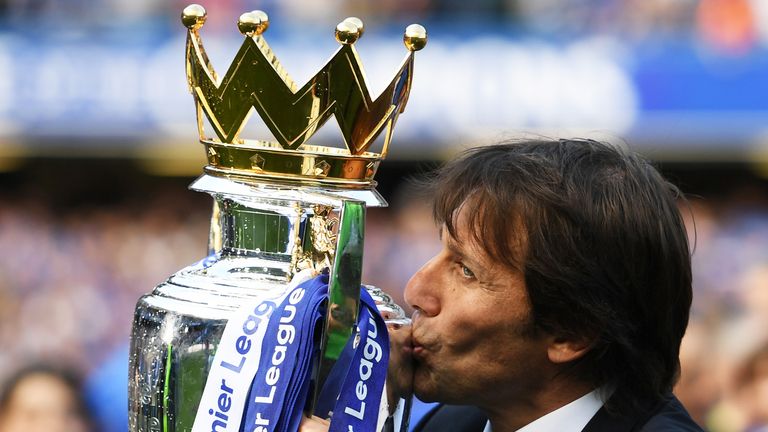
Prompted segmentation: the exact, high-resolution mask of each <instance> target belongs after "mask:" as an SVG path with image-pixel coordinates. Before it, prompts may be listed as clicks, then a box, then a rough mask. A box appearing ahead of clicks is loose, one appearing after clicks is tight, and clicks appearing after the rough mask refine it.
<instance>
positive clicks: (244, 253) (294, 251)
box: [129, 179, 412, 432]
mask: <svg viewBox="0 0 768 432" xmlns="http://www.w3.org/2000/svg"><path fill="white" fill-rule="evenodd" d="M218 180H221V179H218ZM196 186H199V183H196ZM222 186H223V185H222V184H221V183H220V182H218V184H217V187H219V189H218V190H217V191H212V195H213V196H214V199H215V200H216V206H215V208H214V217H212V221H213V226H212V230H211V233H212V234H211V238H212V242H211V249H212V251H213V252H215V253H214V254H213V255H211V256H209V257H208V258H206V259H205V260H203V261H201V262H199V263H197V264H194V265H192V266H190V267H187V268H185V269H183V270H180V271H179V272H177V273H176V274H174V275H172V276H171V277H170V278H169V279H168V280H167V281H165V282H163V283H162V284H160V285H159V286H157V287H156V288H155V289H154V291H153V292H152V293H150V294H147V295H145V296H143V297H142V298H141V299H139V301H138V304H137V306H136V312H135V316H134V323H133V332H132V338H131V357H130V372H129V425H130V430H131V431H132V432H139V431H141V432H144V431H158V432H171V431H173V432H183V431H190V430H191V429H192V425H193V423H194V417H195V413H196V412H197V406H198V404H199V401H200V397H201V395H202V392H203V388H204V386H205V382H206V378H207V376H208V372H209V370H210V366H211V362H212V360H213V356H214V354H215V352H216V348H217V346H218V343H219V340H220V338H221V335H222V333H223V331H224V327H225V325H226V322H227V317H228V316H229V314H230V313H231V312H232V311H234V310H236V309H237V308H238V307H239V306H241V305H242V304H243V303H245V302H247V301H250V300H253V299H254V298H255V297H257V296H258V295H259V294H261V293H264V292H274V293H277V292H282V291H283V290H285V289H286V288H287V284H288V281H289V280H290V278H291V277H292V275H293V273H294V272H295V271H296V269H298V268H301V266H303V265H304V266H306V265H316V264H317V263H318V261H317V260H318V259H319V257H320V256H321V255H322V254H321V253H320V252H322V248H321V247H320V243H321V242H320V239H321V237H322V235H331V234H332V233H329V232H324V231H323V230H325V229H328V228H329V226H331V225H333V224H329V223H328V219H326V218H327V217H330V216H332V215H320V214H318V213H317V211H318V209H319V207H317V206H318V204H317V203H316V202H313V201H311V199H314V198H316V196H318V195H322V196H324V197H326V198H325V199H326V200H327V201H325V202H324V203H323V204H328V203H331V200H330V198H328V197H334V195H333V193H332V192H331V193H327V194H323V193H318V194H317V195H316V194H315V192H318V191H315V192H313V193H310V194H304V193H303V192H302V191H300V190H296V189H298V188H296V189H293V190H291V189H284V190H283V192H285V193H280V192H279V188H277V189H274V190H271V191H270V192H269V193H266V194H265V195H266V196H264V197H259V196H254V195H248V196H242V195H235V194H225V193H222V191H223V190H224V189H221V188H220V187H222ZM233 189H235V190H242V189H240V188H239V186H238V185H233ZM340 203H341V200H337V201H336V202H335V205H334V206H333V208H335V209H338V208H340ZM318 231H323V232H318ZM321 234H322V235H321ZM137 271H140V269H138V270H137ZM367 288H368V290H369V292H371V294H372V296H373V297H374V299H375V300H376V303H377V306H378V307H379V309H380V310H381V312H382V315H383V316H384V318H385V320H386V322H387V327H388V330H389V334H390V341H391V342H390V351H391V352H390V364H389V370H388V375H387V383H386V394H387V398H386V399H387V400H386V409H387V410H388V414H390V415H391V419H390V421H388V422H387V423H386V425H385V429H384V430H388V431H393V432H394V431H405V430H407V426H408V422H407V419H408V413H409V409H410V402H409V401H410V393H411V380H412V370H411V364H410V354H409V353H410V343H411V342H410V321H409V320H408V319H407V317H406V316H405V313H404V312H403V310H402V309H401V308H400V307H399V306H397V305H395V304H394V302H392V299H391V298H390V297H389V296H387V295H386V294H384V293H383V292H381V290H378V289H377V288H374V287H367Z"/></svg>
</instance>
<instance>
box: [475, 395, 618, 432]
mask: <svg viewBox="0 0 768 432" xmlns="http://www.w3.org/2000/svg"><path fill="white" fill-rule="evenodd" d="M602 406H603V400H602V399H601V398H600V394H599V392H598V390H593V391H591V392H589V393H587V394H585V395H584V396H582V397H580V398H578V399H576V400H575V401H573V402H571V403H569V404H567V405H563V406H561V407H560V408H558V409H556V410H554V411H552V412H550V413H548V414H546V415H544V416H542V417H539V418H538V419H536V420H534V421H533V422H531V423H528V424H527V425H525V426H523V428H522V429H518V430H517V432H580V431H581V430H582V429H584V426H586V425H587V423H589V421H590V420H591V419H592V417H594V415H595V414H597V412H598V411H600V408H601V407H602ZM483 432H492V431H491V423H490V422H488V423H486V425H485V429H484V430H483Z"/></svg>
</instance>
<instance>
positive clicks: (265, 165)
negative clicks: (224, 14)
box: [129, 5, 427, 432]
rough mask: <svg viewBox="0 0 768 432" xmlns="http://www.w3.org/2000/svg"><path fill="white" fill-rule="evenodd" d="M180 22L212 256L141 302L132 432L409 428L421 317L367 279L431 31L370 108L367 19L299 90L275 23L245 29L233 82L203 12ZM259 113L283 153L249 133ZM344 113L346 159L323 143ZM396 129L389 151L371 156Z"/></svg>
mask: <svg viewBox="0 0 768 432" xmlns="http://www.w3.org/2000/svg"><path fill="white" fill-rule="evenodd" d="M181 19H182V23H183V24H184V26H186V27H187V29H188V35H187V44H186V71H187V80H188V84H189V89H190V91H191V93H192V95H193V97H194V99H195V104H196V107H197V122H198V131H199V134H200V142H201V143H202V144H203V146H204V147H205V152H206V155H207V158H208V165H207V166H206V167H205V172H204V174H203V175H202V176H201V177H200V178H198V179H197V180H196V181H195V182H194V183H193V184H192V185H191V189H193V190H196V191H203V192H207V193H209V194H211V195H212V197H213V198H214V207H213V216H212V219H211V231H210V239H209V246H210V247H209V249H210V251H209V252H210V254H209V256H208V257H206V258H204V259H203V260H201V261H200V262H198V263H196V264H193V265H191V266H189V267H187V268H185V269H183V270H180V271H179V272H177V273H175V274H174V275H172V276H171V277H170V278H169V279H168V280H167V281H165V282H164V283H162V284H160V285H159V286H157V287H156V288H155V289H154V291H153V292H152V293H150V294H147V295H145V296H143V297H142V298H141V299H139V301H138V304H137V306H136V313H135V317H134V322H133V331H132V336H131V356H130V371H129V425H130V430H131V431H132V432H140V431H141V432H150V431H162V432H187V431H194V432H201V431H202V432H209V431H210V432H223V431H227V432H230V431H238V432H239V431H246V432H252V431H255V432H262V431H263V432H266V431H295V430H296V429H297V428H298V422H300V421H301V418H302V416H309V415H315V416H319V417H322V418H326V419H330V424H331V426H330V430H331V431H345V432H346V431H351V430H356V431H364V432H372V431H405V430H407V426H408V410H409V403H410V392H411V390H410V386H411V380H412V379H411V378H412V377H411V369H410V357H409V354H408V353H409V350H410V328H409V320H408V319H407V318H406V317H405V314H404V313H403V310H402V309H401V308H400V307H398V306H397V305H395V304H394V303H393V302H392V300H391V298H390V297H389V296H387V295H386V294H384V293H383V292H381V291H380V290H378V289H376V288H374V287H363V288H361V284H360V283H361V270H362V254H363V237H364V236H363V232H364V225H365V209H366V206H383V205H386V203H385V202H384V200H383V199H382V198H381V197H380V196H379V194H378V193H377V192H376V190H375V189H374V187H375V185H376V182H375V181H374V180H373V177H374V175H375V173H376V170H377V168H378V165H379V162H380V161H381V159H383V158H384V157H385V155H386V152H387V148H388V146H389V142H390V139H391V136H392V128H393V126H394V124H395V121H396V120H397V117H398V115H399V114H400V113H401V112H402V111H403V109H404V108H405V104H406V102H407V100H408V94H409V91H410V87H411V78H412V73H413V62H414V52H415V51H418V50H420V49H421V48H423V47H424V46H425V44H426V40H427V38H426V31H425V30H424V28H423V27H421V26H419V25H416V24H414V25H411V26H409V27H408V28H407V29H406V31H405V36H404V42H405V45H406V47H407V48H408V55H407V56H406V58H405V60H404V61H403V63H402V65H401V66H400V68H399V69H398V70H397V73H396V74H395V77H394V78H393V79H392V81H391V83H390V84H389V85H388V86H387V87H386V89H385V90H384V92H383V93H382V94H381V95H380V96H379V97H378V98H376V99H373V98H371V96H370V94H369V91H368V86H367V83H366V80H365V76H364V74H363V71H362V66H361V64H360V60H359V58H358V56H357V52H356V51H355V47H354V43H355V41H356V40H357V39H358V38H359V37H360V36H361V35H362V33H363V24H362V22H361V21H360V20H359V19H357V18H347V19H346V20H344V21H343V22H341V23H340V24H339V25H338V26H337V27H336V39H337V40H338V41H339V43H340V44H341V46H340V47H339V49H338V51H336V53H335V54H334V55H333V57H332V58H331V59H330V60H329V61H328V62H327V63H326V64H325V66H323V68H322V69H321V70H320V71H319V72H318V73H317V74H316V75H315V76H314V77H313V78H312V79H310V80H309V82H307V83H306V84H304V86H302V87H300V88H299V87H298V86H296V85H295V84H294V82H293V81H292V80H291V78H290V77H289V76H288V74H287V73H286V72H285V71H284V70H283V68H282V66H281V65H280V62H279V61H278V60H277V58H276V57H275V55H274V54H273V53H272V51H271V49H270V48H269V46H268V45H267V42H266V41H265V40H264V38H263V33H264V32H265V31H266V30H267V28H268V27H269V21H268V18H267V15H266V14H265V13H264V12H261V11H253V12H248V13H245V14H243V15H241V16H240V19H239V20H238V28H239V30H240V32H241V33H242V34H243V35H244V36H245V40H244V42H243V45H242V47H241V48H240V50H239V52H238V53H237V55H236V57H235V60H234V61H233V62H232V65H231V66H230V68H229V70H228V71H227V73H226V74H225V75H224V76H223V78H219V77H218V76H217V74H216V72H215V71H214V70H213V68H212V66H211V64H210V62H209V60H208V57H207V55H206V53H205V50H204V49H203V44H202V41H201V38H200V34H199V31H200V29H201V28H202V27H203V24H204V23H205V19H206V11H205V9H203V7H201V6H199V5H190V6H188V7H186V8H185V9H184V11H183V12H182V16H181ZM253 111H256V112H257V113H258V114H259V116H260V117H261V118H262V119H263V120H264V122H265V123H266V125H267V127H268V128H269V129H270V131H271V132H272V134H273V135H274V138H275V141H263V140H249V139H243V138H240V137H239V133H240V131H241V129H242V127H243V125H244V124H245V122H246V121H247V119H248V117H249V116H250V114H251V113H252V112H253ZM331 116H335V117H336V120H337V121H338V124H339V127H340V128H341V132H342V136H343V138H344V141H345V143H344V144H345V145H346V148H344V149H340V148H329V147H322V146H317V145H312V144H309V143H308V141H309V140H310V138H311V137H312V135H313V134H314V132H315V131H316V130H317V129H318V128H319V127H321V126H322V125H323V123H324V122H325V121H326V120H328V119H329V118H330V117H331ZM206 125H207V126H206ZM207 130H212V131H213V132H214V134H215V136H209V135H207V132H206V131H207ZM382 132H383V133H384V135H383V148H382V151H381V153H380V154H377V153H372V152H369V151H368V149H369V147H370V146H371V144H372V143H373V142H374V141H375V140H376V138H377V137H378V136H379V135H380V134H381V133H382Z"/></svg>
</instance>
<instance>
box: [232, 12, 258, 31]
mask: <svg viewBox="0 0 768 432" xmlns="http://www.w3.org/2000/svg"><path fill="white" fill-rule="evenodd" d="M260 25H261V18H259V17H258V16H256V14H254V13H253V12H246V13H244V14H242V15H240V18H238V19H237V29H238V30H240V33H242V34H243V35H245V36H253V35H254V34H255V33H256V31H257V30H258V28H259V26H260Z"/></svg>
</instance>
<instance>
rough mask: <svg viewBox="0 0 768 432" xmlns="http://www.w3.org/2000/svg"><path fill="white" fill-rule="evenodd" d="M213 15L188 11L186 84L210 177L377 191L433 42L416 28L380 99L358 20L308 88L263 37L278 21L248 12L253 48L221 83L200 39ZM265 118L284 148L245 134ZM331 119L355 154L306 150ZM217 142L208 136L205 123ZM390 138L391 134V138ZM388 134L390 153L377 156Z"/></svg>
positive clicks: (345, 29) (241, 25) (184, 17)
mask: <svg viewBox="0 0 768 432" xmlns="http://www.w3.org/2000/svg"><path fill="white" fill-rule="evenodd" d="M206 16H207V15H206V11H205V9H204V8H203V7H202V6H200V5H195V4H193V5H190V6H187V7H186V8H184V11H183V12H182V14H181V21H182V23H183V24H184V26H185V27H187V29H188V30H189V31H188V34H187V50H186V69H187V80H188V83H189V88H190V91H191V93H192V95H193V96H194V98H195V103H196V105H197V121H198V131H199V134H200V142H202V143H203V144H204V145H205V148H206V154H207V156H208V166H207V167H206V168H205V170H206V172H207V173H208V174H212V175H219V176H228V177H229V176H234V177H247V178H258V179H264V180H275V181H294V182H296V181H298V182H300V183H305V184H306V183H309V184H319V185H327V186H339V187H345V188H348V187H351V188H360V187H370V186H372V185H374V184H375V183H374V182H373V176H374V174H375V173H376V169H377V168H378V165H379V162H380V161H381V159H382V158H384V156H386V153H387V149H388V147H389V143H390V140H391V138H392V129H393V126H394V124H395V122H396V120H397V117H398V115H399V114H400V113H401V112H403V110H404V108H405V105H406V102H407V101H408V93H409V92H410V89H411V79H412V75H413V61H414V52H416V51H418V50H420V49H422V48H424V46H425V45H426V43H427V32H426V30H425V29H424V27H422V26H420V25H418V24H412V25H410V26H408V28H407V29H406V30H405V34H404V36H403V41H404V43H405V46H406V47H407V48H408V54H407V56H406V57H405V59H404V60H403V62H402V64H401V66H400V69H399V70H398V71H397V73H396V74H395V77H394V78H393V79H392V81H391V82H390V83H389V85H388V86H387V88H386V89H385V90H384V91H383V92H382V94H381V95H379V97H378V98H376V99H375V100H374V99H372V98H371V96H370V93H369V90H368V88H369V87H368V85H367V83H366V78H365V75H364V73H363V69H362V65H361V63H360V59H359V57H358V55H357V51H356V50H355V47H354V43H355V42H356V41H357V40H358V39H359V38H360V37H361V36H362V34H363V23H362V21H360V20H359V19H358V18H354V17H350V18H347V19H345V20H344V21H342V22H341V23H339V25H338V26H336V40H337V41H338V42H339V43H340V44H341V46H340V47H339V49H338V50H337V51H336V53H335V54H334V55H333V57H331V59H330V60H329V61H328V62H327V63H326V64H325V66H323V67H322V68H321V69H320V71H319V72H318V73H317V74H316V75H315V76H314V77H313V78H311V79H310V80H309V81H308V82H307V83H306V84H304V86H302V87H301V88H299V87H298V86H297V85H296V84H295V83H294V82H293V80H291V78H290V77H289V76H288V74H287V73H286V72H285V70H284V69H283V68H282V66H281V65H280V62H279V61H278V59H277V58H276V57H275V55H274V54H273V53H272V50H271V49H270V48H269V45H267V42H266V41H265V40H264V38H263V36H262V34H263V33H264V32H265V31H266V30H267V28H269V18H268V17H267V14H266V13H264V12H262V11H252V12H246V13H244V14H242V15H241V16H240V18H239V19H238V22H237V27H238V29H239V30H240V32H241V33H242V34H243V35H245V41H244V42H243V45H242V46H241V47H240V50H239V51H238V53H237V55H236V56H235V59H234V61H233V62H232V65H231V66H230V67H229V70H227V73H226V74H225V75H224V77H223V78H221V79H219V78H218V76H217V75H216V72H215V71H214V69H213V67H212V66H211V63H210V61H209V60H208V56H207V55H206V53H205V50H204V49H203V44H202V41H201V39H200V34H199V30H200V29H201V28H202V27H203V24H205V19H206ZM253 111H256V112H257V113H258V114H259V115H260V116H261V118H262V119H263V120H264V122H265V123H266V125H267V127H268V128H269V130H270V131H271V132H272V134H273V135H274V137H275V139H276V142H273V141H266V140H246V139H242V138H240V137H239V133H240V131H241V130H242V128H243V126H244V125H245V123H246V122H247V120H248V117H249V116H250V114H251V113H252V112H253ZM332 115H335V116H336V120H337V122H338V124H339V127H340V129H341V133H342V136H343V138H344V141H345V145H346V149H341V148H335V147H323V146H317V145H310V144H308V143H307V141H308V140H309V139H310V137H311V136H312V135H313V134H314V133H315V131H317V129H318V128H320V127H321V126H322V125H323V124H324V123H325V122H326V121H327V120H328V119H329V118H330V117H331V116H332ZM204 117H205V118H207V119H208V123H209V124H210V125H211V127H212V129H213V130H214V131H215V133H216V137H214V138H209V137H206V136H205V131H204V129H203V124H204V120H203V118H204ZM385 130H386V131H385ZM383 131H385V135H384V144H383V148H382V151H381V153H373V152H368V151H367V150H368V148H369V147H370V146H371V144H372V143H373V142H374V141H375V140H376V138H377V137H378V136H379V135H380V134H381V133H382V132H383Z"/></svg>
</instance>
